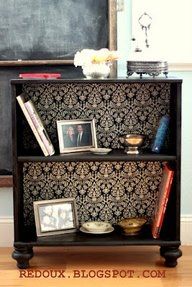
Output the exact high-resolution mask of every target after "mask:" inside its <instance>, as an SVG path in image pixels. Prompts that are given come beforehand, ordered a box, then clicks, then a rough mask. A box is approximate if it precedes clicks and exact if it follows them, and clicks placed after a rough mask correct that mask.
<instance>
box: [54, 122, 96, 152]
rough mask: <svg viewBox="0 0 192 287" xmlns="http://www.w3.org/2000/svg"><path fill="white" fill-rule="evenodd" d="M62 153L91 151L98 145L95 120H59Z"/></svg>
mask: <svg viewBox="0 0 192 287" xmlns="http://www.w3.org/2000/svg"><path fill="white" fill-rule="evenodd" d="M57 132H58V138H59V150H60V153H69V152H79V151H89V150H90V148H96V147H97V139H96V129H95V121H94V119H93V120H60V121H57Z"/></svg>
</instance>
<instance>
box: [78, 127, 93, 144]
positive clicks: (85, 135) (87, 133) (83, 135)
mask: <svg viewBox="0 0 192 287" xmlns="http://www.w3.org/2000/svg"><path fill="white" fill-rule="evenodd" d="M91 145H92V137H91V130H90V125H86V124H83V125H82V124H81V125H77V146H91Z"/></svg>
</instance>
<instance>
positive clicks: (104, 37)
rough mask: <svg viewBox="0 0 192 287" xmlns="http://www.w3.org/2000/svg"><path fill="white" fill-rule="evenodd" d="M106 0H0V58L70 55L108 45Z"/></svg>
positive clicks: (30, 58)
mask: <svg viewBox="0 0 192 287" xmlns="http://www.w3.org/2000/svg"><path fill="white" fill-rule="evenodd" d="M108 19H109V17H108V0H35V1H33V0H6V1H0V60H18V59H22V60H36V59H69V58H72V57H73V56H74V53H75V52H76V51H77V50H79V49H83V48H95V49H99V48H102V47H107V46H108V23H109V21H108Z"/></svg>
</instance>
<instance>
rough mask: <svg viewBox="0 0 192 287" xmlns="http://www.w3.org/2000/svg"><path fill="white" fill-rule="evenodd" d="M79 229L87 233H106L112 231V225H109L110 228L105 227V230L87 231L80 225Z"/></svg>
mask: <svg viewBox="0 0 192 287" xmlns="http://www.w3.org/2000/svg"><path fill="white" fill-rule="evenodd" d="M79 230H80V231H81V232H83V233H89V234H107V233H111V232H113V230H114V227H112V226H111V227H110V228H108V229H106V230H105V231H88V230H87V229H85V228H84V227H83V226H81V227H80V229H79Z"/></svg>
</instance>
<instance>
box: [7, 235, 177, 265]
mask: <svg viewBox="0 0 192 287" xmlns="http://www.w3.org/2000/svg"><path fill="white" fill-rule="evenodd" d="M145 236H147V234H141V235H139V236H125V235H122V234H119V233H118V232H116V231H114V232H112V233H110V234H102V235H101V234H100V235H93V234H84V233H81V232H80V231H79V232H76V233H68V234H63V235H57V236H49V237H39V238H36V240H31V241H30V240H26V241H16V242H15V244H14V245H15V250H14V251H13V254H12V257H13V258H14V259H15V260H16V261H17V266H18V268H21V269H25V268H28V267H29V260H30V259H31V258H32V257H33V255H34V253H33V247H36V246H44V247H51V246H54V247H58V246H68V247H69V246H128V245H143V246H144V245H146V246H150V245H157V246H160V255H161V256H162V257H164V258H165V263H164V264H165V265H166V266H168V267H175V266H176V265H177V259H178V258H179V257H180V256H181V255H182V252H181V250H180V249H179V246H180V241H176V240H163V239H158V240H157V239H153V238H150V237H149V236H148V237H145Z"/></svg>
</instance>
